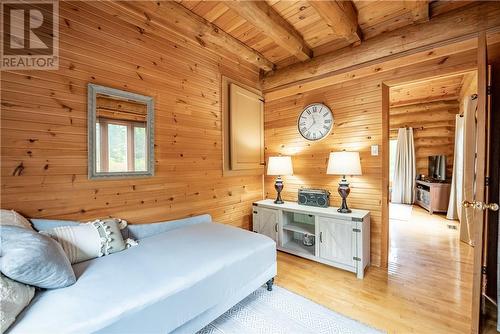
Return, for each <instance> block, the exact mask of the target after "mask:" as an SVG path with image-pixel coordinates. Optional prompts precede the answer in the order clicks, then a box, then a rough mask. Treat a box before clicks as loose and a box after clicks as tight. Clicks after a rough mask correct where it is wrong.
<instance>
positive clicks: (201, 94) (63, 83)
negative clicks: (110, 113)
mask: <svg viewBox="0 0 500 334" xmlns="http://www.w3.org/2000/svg"><path fill="white" fill-rule="evenodd" d="M99 6H103V8H99ZM105 8H106V5H103V4H101V5H99V4H97V3H93V4H92V6H90V5H89V4H87V3H85V2H61V3H60V14H61V19H60V23H61V24H60V35H61V38H60V48H61V50H60V56H61V66H60V69H59V70H58V71H30V72H26V71H19V72H3V73H2V81H1V84H2V90H1V99H2V113H1V121H2V122H1V130H2V131H1V141H2V142H1V146H2V147H1V163H2V166H1V176H2V180H1V202H2V203H1V206H2V208H13V209H16V210H18V211H19V212H21V213H22V214H24V215H26V216H28V217H47V218H66V219H79V220H85V219H91V218H95V217H105V216H115V217H121V218H125V219H127V220H129V222H130V223H145V222H154V221H161V220H168V219H174V218H180V217H186V216H189V215H195V214H202V213H210V214H212V215H213V217H214V219H215V220H217V221H219V222H223V223H227V224H232V225H235V226H240V227H243V228H249V227H250V213H251V203H252V202H253V201H255V200H259V199H261V198H262V176H259V175H256V176H237V177H223V176H222V147H221V141H222V133H221V108H220V104H221V101H220V85H221V75H226V76H229V77H232V78H234V79H237V80H239V81H240V82H243V83H245V84H247V85H250V86H252V87H256V86H257V85H258V79H259V73H258V70H257V69H255V68H253V67H250V66H249V65H245V64H238V63H236V62H235V61H234V60H233V59H234V57H232V58H231V56H228V57H227V58H226V57H224V58H222V57H221V56H217V55H215V54H214V53H211V52H209V51H207V50H206V49H204V48H203V47H202V46H200V45H198V44H194V43H191V42H189V41H187V40H186V39H184V38H182V37H181V36H179V35H177V34H173V33H169V32H168V31H163V32H162V34H161V37H159V35H157V34H156V35H155V34H153V32H152V31H148V29H147V28H146V29H145V30H144V29H143V28H138V27H137V26H135V25H134V24H131V23H127V22H125V21H122V20H120V19H118V18H116V17H114V16H112V15H110V14H107V12H106V9H105ZM132 22H133V21H132ZM151 29H153V28H151ZM89 82H92V83H96V84H101V85H105V86H110V87H115V88H119V89H124V90H128V91H132V92H136V93H139V94H144V95H149V96H153V97H154V98H155V104H156V124H155V134H156V138H155V143H156V148H155V158H156V169H155V173H156V175H155V176H154V177H152V178H144V179H124V180H107V181H106V180H99V181H94V180H92V181H90V180H88V179H87V125H86V124H87V123H86V122H87V103H86V96H87V95H86V94H87V89H86V87H87V84H88V83H89ZM19 166H22V168H18V169H17V172H16V173H14V171H15V170H16V168H17V167H19Z"/></svg>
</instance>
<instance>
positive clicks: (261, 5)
mask: <svg viewBox="0 0 500 334" xmlns="http://www.w3.org/2000/svg"><path fill="white" fill-rule="evenodd" d="M224 4H225V5H226V6H228V7H229V8H231V9H232V10H233V11H235V12H236V13H237V14H238V15H239V16H241V17H242V18H244V19H245V20H247V21H248V22H249V23H250V24H252V25H253V26H254V27H255V28H257V29H258V30H259V31H260V32H261V33H262V34H264V35H265V36H267V37H269V38H270V39H272V40H273V41H274V42H275V43H276V44H278V45H279V46H281V47H282V48H283V49H285V50H286V51H288V52H289V53H290V54H292V55H293V56H295V57H296V58H297V59H299V60H301V61H304V60H309V59H311V58H312V55H313V53H312V51H311V49H310V48H309V47H308V46H307V44H306V42H304V39H303V38H302V36H301V35H300V34H299V33H298V32H297V31H296V30H295V28H294V27H293V26H292V25H291V24H290V23H288V21H287V20H285V19H284V18H283V17H281V16H280V15H279V14H278V12H276V11H275V10H274V9H273V8H272V7H271V6H269V5H268V4H267V3H266V2H265V1H226V2H224Z"/></svg>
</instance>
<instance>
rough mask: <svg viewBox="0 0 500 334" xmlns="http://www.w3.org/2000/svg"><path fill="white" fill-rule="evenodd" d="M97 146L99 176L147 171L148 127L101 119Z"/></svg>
mask: <svg viewBox="0 0 500 334" xmlns="http://www.w3.org/2000/svg"><path fill="white" fill-rule="evenodd" d="M96 142H97V143H98V145H96V168H97V171H98V172H130V171H146V159H147V156H146V155H147V154H146V152H147V149H146V123H144V122H127V121H118V120H110V119H105V118H99V119H98V120H97V122H96Z"/></svg>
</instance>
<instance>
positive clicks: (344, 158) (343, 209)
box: [326, 151, 361, 213]
mask: <svg viewBox="0 0 500 334" xmlns="http://www.w3.org/2000/svg"><path fill="white" fill-rule="evenodd" d="M326 174H332V175H342V180H341V181H340V182H339V188H338V192H339V194H340V197H342V205H341V206H340V208H338V209H337V211H338V212H340V213H350V212H351V210H350V209H349V207H348V206H347V196H348V195H349V193H350V192H351V189H350V188H349V182H347V180H346V178H345V176H346V175H361V163H360V161H359V152H346V151H342V152H331V153H330V157H329V158H328V167H327V168H326Z"/></svg>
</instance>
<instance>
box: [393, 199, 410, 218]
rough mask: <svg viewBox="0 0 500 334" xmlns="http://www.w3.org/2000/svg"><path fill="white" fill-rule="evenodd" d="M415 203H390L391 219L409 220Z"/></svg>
mask: <svg viewBox="0 0 500 334" xmlns="http://www.w3.org/2000/svg"><path fill="white" fill-rule="evenodd" d="M412 210H413V205H409V204H396V203H390V204H389V219H395V220H404V221H409V220H410V218H411V212H412Z"/></svg>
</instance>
